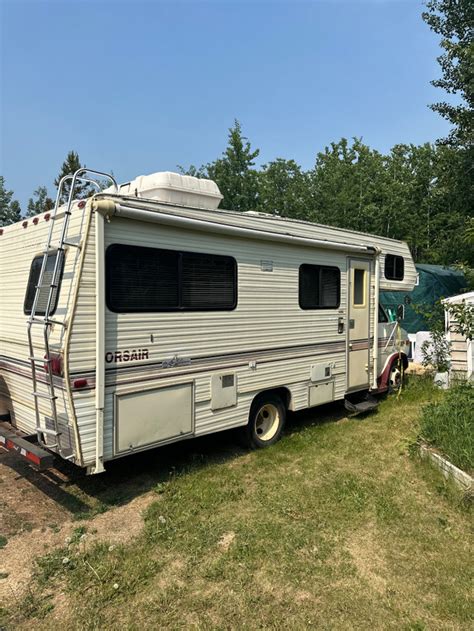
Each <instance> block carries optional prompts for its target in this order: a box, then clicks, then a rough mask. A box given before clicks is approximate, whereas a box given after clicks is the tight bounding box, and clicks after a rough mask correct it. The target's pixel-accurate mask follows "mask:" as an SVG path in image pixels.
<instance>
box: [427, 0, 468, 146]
mask: <svg viewBox="0 0 474 631" xmlns="http://www.w3.org/2000/svg"><path fill="white" fill-rule="evenodd" d="M426 8H427V11H425V12H423V14H422V15H423V19H424V20H425V22H426V23H427V24H428V26H429V27H430V28H431V30H433V31H434V32H435V33H436V34H438V35H440V36H441V47H442V48H443V50H444V52H443V53H442V55H440V56H439V57H438V62H439V64H440V66H441V72H442V78H441V79H436V80H435V81H432V82H431V83H432V84H433V85H434V86H435V87H437V88H442V89H443V90H445V91H446V92H447V93H448V94H454V95H457V96H458V97H460V102H457V103H448V102H446V101H442V102H440V103H435V104H433V105H431V109H433V110H434V111H435V112H438V113H439V114H441V116H442V117H443V118H445V119H446V120H447V121H449V122H450V123H451V124H452V125H453V130H452V132H451V134H450V136H449V138H448V141H449V142H452V143H454V144H456V145H460V146H464V147H471V150H472V148H473V143H474V111H473V107H474V38H473V36H472V33H473V25H474V3H473V2H472V0H429V1H428V2H427V4H426ZM471 158H472V153H471Z"/></svg>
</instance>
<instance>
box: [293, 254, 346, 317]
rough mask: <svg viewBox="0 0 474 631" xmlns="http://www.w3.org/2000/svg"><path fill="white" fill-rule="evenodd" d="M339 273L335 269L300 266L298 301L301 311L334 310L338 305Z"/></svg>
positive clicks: (339, 290) (321, 266) (339, 291)
mask: <svg viewBox="0 0 474 631" xmlns="http://www.w3.org/2000/svg"><path fill="white" fill-rule="evenodd" d="M340 294H341V272H340V270H339V268H337V267H326V266H325V265H301V266H300V277H299V300H300V307H301V308H302V309H336V308H337V307H339V304H340Z"/></svg>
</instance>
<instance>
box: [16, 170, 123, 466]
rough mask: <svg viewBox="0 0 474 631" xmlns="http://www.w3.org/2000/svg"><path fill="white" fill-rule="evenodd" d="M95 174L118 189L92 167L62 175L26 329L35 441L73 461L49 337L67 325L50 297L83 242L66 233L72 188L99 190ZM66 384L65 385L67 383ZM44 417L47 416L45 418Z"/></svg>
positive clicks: (106, 175)
mask: <svg viewBox="0 0 474 631" xmlns="http://www.w3.org/2000/svg"><path fill="white" fill-rule="evenodd" d="M86 173H87V174H90V175H95V176H99V177H103V178H107V179H109V180H110V181H111V182H112V184H113V186H114V187H115V191H116V192H117V191H118V186H117V182H116V181H115V179H114V178H113V177H112V176H111V175H109V174H108V173H102V172H101V171H94V170H92V169H79V170H77V171H76V172H75V173H74V175H66V176H64V177H63V178H62V179H61V181H60V183H59V186H58V192H57V195H56V202H55V204H54V209H53V212H52V216H51V224H50V227H49V232H48V238H47V241H46V246H45V248H44V251H43V260H42V263H41V269H40V273H39V276H38V284H37V285H36V287H35V296H34V300H33V304H32V307H31V313H30V316H29V318H28V322H27V332H28V348H29V360H30V365H31V379H32V383H33V392H32V396H33V401H34V408H35V420H36V426H35V430H36V435H37V439H38V443H39V444H40V445H41V446H42V447H45V448H47V449H50V450H52V451H55V452H56V453H57V454H59V455H60V456H61V457H62V458H65V459H66V460H72V461H73V460H74V458H75V450H73V453H72V454H68V455H66V454H65V453H64V450H63V447H62V446H61V439H60V438H61V432H60V429H59V424H58V411H57V405H56V401H57V398H58V397H57V395H56V391H55V387H54V374H53V369H52V361H53V359H52V356H51V352H50V343H49V338H50V335H51V330H52V327H53V326H54V325H55V324H56V325H58V326H61V327H63V328H64V329H65V328H66V326H67V323H66V320H60V319H57V318H54V319H53V318H52V317H51V315H52V314H51V312H52V311H54V306H55V305H54V302H56V301H53V297H54V295H55V290H57V289H58V288H59V280H60V276H61V270H62V267H63V261H64V257H65V251H66V248H67V247H75V248H79V249H80V248H81V247H82V244H81V242H80V241H79V242H78V243H74V242H72V241H68V240H67V233H68V228H69V221H70V217H71V213H72V204H73V201H74V191H75V188H76V185H77V183H78V182H85V183H87V184H91V185H92V186H95V187H96V188H97V189H98V191H100V190H101V189H100V186H99V183H98V182H96V181H95V180H93V179H91V178H90V177H84V174H86ZM67 182H71V184H70V190H69V195H68V201H67V207H66V210H65V211H64V215H63V216H62V224H61V229H60V235H59V240H58V241H57V244H56V245H53V244H52V241H53V231H54V226H55V222H56V221H58V220H60V219H61V216H60V215H58V209H59V207H60V205H61V199H62V195H63V191H64V187H65V185H66V183H67ZM53 252H56V253H57V255H56V260H55V263H54V268H53V272H52V275H51V280H50V282H49V283H47V282H46V283H45V272H46V267H47V262H48V256H49V255H50V254H51V253H53ZM42 290H47V291H48V293H47V298H46V304H45V307H44V310H43V309H42V310H41V312H40V313H38V302H39V298H40V294H41V291H42ZM35 326H41V327H42V329H43V351H44V357H41V356H37V355H35V349H34V343H33V327H35ZM40 365H43V366H44V368H45V372H46V390H47V392H46V393H43V392H39V388H38V374H37V369H38V366H40ZM66 387H68V384H66ZM40 399H43V400H46V401H48V402H49V407H50V412H51V415H50V416H49V419H50V420H51V421H52V429H49V428H47V427H45V426H44V425H43V424H42V422H41V414H40V401H39V400H40ZM45 419H46V417H45ZM45 436H52V437H53V440H54V442H53V444H49V443H48V442H47V441H46V440H45V438H44V437H45Z"/></svg>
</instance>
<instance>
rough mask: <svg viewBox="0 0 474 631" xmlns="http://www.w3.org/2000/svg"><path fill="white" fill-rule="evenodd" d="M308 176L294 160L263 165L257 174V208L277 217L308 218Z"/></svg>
mask: <svg viewBox="0 0 474 631" xmlns="http://www.w3.org/2000/svg"><path fill="white" fill-rule="evenodd" d="M311 193H312V191H311V181H310V178H309V175H308V174H307V173H305V172H304V171H302V169H301V167H300V166H299V165H298V164H297V163H296V162H295V161H294V160H284V159H283V158H277V159H276V160H274V161H272V162H269V163H268V164H264V165H263V166H262V170H261V171H260V172H259V174H258V204H259V205H258V209H259V210H262V211H263V212H266V213H271V214H273V215H279V216H281V217H293V218H295V219H309V218H310V217H311V214H312V206H313V199H312V194H311Z"/></svg>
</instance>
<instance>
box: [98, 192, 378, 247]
mask: <svg viewBox="0 0 474 631" xmlns="http://www.w3.org/2000/svg"><path fill="white" fill-rule="evenodd" d="M93 208H94V210H95V211H97V212H100V213H101V214H103V215H108V216H109V217H110V216H111V215H112V214H113V215H115V216H117V217H123V218H125V219H134V220H136V221H145V222H151V223H159V224H163V225H168V226H175V227H178V228H180V227H181V228H185V229H188V230H200V231H203V232H212V233H214V234H224V235H229V236H235V237H242V238H244V239H257V240H260V241H276V242H279V243H288V244H294V245H302V246H306V247H313V248H325V249H331V250H342V251H345V252H359V253H363V254H366V255H367V254H368V255H373V254H375V253H376V251H377V248H375V247H373V246H370V245H362V244H361V245H356V244H351V243H342V242H338V241H326V240H325V239H310V238H306V237H299V236H296V235H291V234H283V233H278V232H271V231H268V230H259V229H254V228H243V227H240V226H231V225H229V224H221V223H217V222H214V221H207V220H205V219H193V218H191V217H180V216H177V215H171V214H165V213H160V212H155V211H150V210H143V209H140V208H135V207H133V206H128V205H124V204H119V203H114V202H111V200H107V199H104V200H96V201H95V202H94V204H93ZM112 210H113V212H112Z"/></svg>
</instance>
